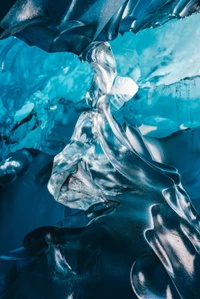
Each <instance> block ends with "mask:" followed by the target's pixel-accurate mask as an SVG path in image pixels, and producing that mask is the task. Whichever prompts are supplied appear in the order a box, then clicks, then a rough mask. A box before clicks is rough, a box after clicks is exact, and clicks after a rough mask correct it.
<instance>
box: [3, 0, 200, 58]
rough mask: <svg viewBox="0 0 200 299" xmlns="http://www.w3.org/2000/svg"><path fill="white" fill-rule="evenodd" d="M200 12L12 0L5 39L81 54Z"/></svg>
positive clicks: (122, 3) (184, 3)
mask: <svg viewBox="0 0 200 299" xmlns="http://www.w3.org/2000/svg"><path fill="white" fill-rule="evenodd" d="M199 7H200V4H199V1H198V0H175V1H171V0H164V1H160V0H154V1H146V0H139V1H135V0H114V1H113V0H104V1H102V0H88V1H82V0H74V1H70V0H67V1H63V0H59V1H58V2H56V3H54V2H52V1H51V0H47V1H41V0H17V1H12V0H9V1H8V2H6V3H2V4H1V15H0V20H1V23H0V29H1V31H0V32H1V35H0V38H5V37H8V36H10V35H14V36H17V37H19V38H21V39H23V40H25V41H26V42H27V43H28V44H29V45H37V46H38V47H40V48H42V49H44V50H45V51H48V52H58V51H69V52H73V53H76V54H78V55H79V54H81V53H82V52H83V51H84V50H85V49H87V47H89V46H90V45H91V43H92V42H94V41H110V40H112V39H114V38H116V37H117V35H118V33H119V32H120V33H124V32H127V31H129V30H131V31H133V32H135V33H137V32H138V31H139V30H141V29H144V28H149V27H156V26H159V25H161V24H163V23H165V22H166V21H168V20H170V19H173V18H183V17H185V16H188V15H190V14H192V13H194V12H197V11H198V10H199Z"/></svg>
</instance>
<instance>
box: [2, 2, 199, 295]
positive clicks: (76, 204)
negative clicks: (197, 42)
mask: <svg viewBox="0 0 200 299" xmlns="http://www.w3.org/2000/svg"><path fill="white" fill-rule="evenodd" d="M99 10H100V11H101V13H99ZM198 10H199V1H196V0H191V1H187V0H183V1H182V0H181V1H165V2H163V1H162V2H161V1H150V2H147V1H142V0H141V1H123V0H121V1H120V0H119V1H115V5H113V2H112V1H92V0H91V1H85V2H84V3H82V2H79V1H59V2H58V3H56V5H55V4H54V2H52V1H51V2H50V1H44V2H42V1H41V2H40V1H19V0H18V1H16V2H15V3H13V2H12V1H10V2H7V3H6V4H4V5H2V10H1V15H0V16H1V19H2V21H1V38H4V37H6V36H10V35H15V36H17V37H20V38H21V39H23V40H25V41H26V42H27V43H29V44H35V45H37V46H38V47H40V48H42V49H45V50H46V51H49V52H56V51H71V52H73V53H76V54H81V59H82V61H87V62H88V63H89V64H90V66H91V68H92V69H93V74H94V75H93V82H92V85H91V87H90V89H89V90H88V92H87V94H86V97H85V98H86V103H87V105H86V104H85V103H83V101H82V100H84V99H83V98H82V96H83V89H84V90H85V89H86V87H88V82H89V81H90V79H91V74H92V72H91V70H90V69H89V68H87V67H86V69H85V73H87V74H89V76H88V79H87V80H85V81H84V80H83V77H84V76H82V74H81V75H80V77H79V82H81V85H80V86H79V85H78V87H76V88H75V95H74V94H73V93H72V94H70V93H67V92H66V94H65V96H66V98H68V96H69V98H68V99H65V98H64V97H62V94H63V89H65V86H66V87H67V86H68V87H69V90H70V86H73V85H74V81H73V79H74V76H76V74H77V73H78V70H79V67H80V65H81V64H80V63H79V62H78V60H76V58H74V56H73V57H72V56H71V57H70V56H66V55H64V54H61V55H64V56H62V57H63V59H64V60H65V59H68V60H67V65H66V67H64V68H62V70H60V64H61V65H62V64H63V63H64V62H63V60H62V61H61V63H60V62H59V60H57V61H56V63H55V65H54V64H53V66H52V69H53V70H54V71H55V75H54V74H53V75H52V74H51V72H50V71H49V68H48V61H49V60H48V59H51V58H49V57H53V56H49V57H48V58H47V56H45V55H46V54H44V53H43V54H42V52H38V56H39V57H40V58H43V59H44V64H45V59H46V61H47V63H46V67H45V68H44V69H42V70H41V69H37V67H36V68H35V70H33V71H32V70H31V71H30V72H29V73H28V74H27V75H24V76H23V80H24V79H25V78H26V77H29V74H31V73H32V72H33V75H34V76H35V77H36V75H37V71H38V74H40V75H41V77H40V76H38V78H37V79H35V84H33V86H32V89H31V90H29V86H30V84H27V89H26V88H25V90H26V92H27V95H28V96H30V95H31V96H32V97H30V98H28V100H27V96H24V98H21V103H20V104H19V103H17V102H16V103H15V102H14V105H13V106H14V107H13V106H10V105H9V104H6V100H5V98H4V100H2V101H1V105H2V108H3V112H2V115H1V119H2V122H1V123H4V122H5V121H7V117H8V116H9V117H10V119H8V125H6V126H5V127H4V126H2V128H1V130H2V131H1V133H2V134H1V143H2V145H3V146H2V148H3V149H4V151H2V154H1V159H2V161H1V163H0V188H1V194H2V198H1V211H2V218H1V222H0V226H1V234H0V240H1V241H3V240H6V238H8V237H7V236H8V235H9V234H14V235H15V236H14V237H13V238H8V239H9V240H8V241H7V242H5V241H4V242H2V243H5V244H4V245H3V246H1V248H0V252H1V257H0V297H1V298H5V299H10V298H20V299H21V298H30V299H32V298H33V299H35V298H59V299H66V298H68V299H69V298H76V299H77V298H83V299H102V298H105V299H107V298H109V299H110V298H116V299H122V298H123V299H131V298H143V299H153V298H156V299H159V298H163V299H164V298H166V299H170V298H173V299H177V298H184V299H189V298H191V299H193V298H194V299H196V298H197V299H198V298H200V287H199V274H200V273H199V271H200V257H199V253H200V250H199V242H200V216H199V214H198V212H200V205H199V191H200V187H199V161H200V159H199V153H200V147H199V142H198V140H199V137H200V129H199V126H198V120H199V119H198V117H197V116H196V118H197V119H195V120H194V119H192V116H191V115H192V113H191V109H190V115H189V117H186V116H185V114H186V113H183V116H182V117H180V116H174V115H173V110H172V107H171V105H170V104H169V106H168V109H170V112H168V114H167V115H165V118H164V117H162V113H165V114H166V112H163V111H162V107H163V106H162V105H161V107H160V106H159V104H160V97H161V95H163V94H165V93H166V94H168V97H170V96H171V94H172V95H173V96H174V97H175V99H177V98H181V100H182V102H181V107H182V108H184V109H185V110H186V109H187V108H188V105H189V104H188V105H187V104H186V103H188V102H189V100H194V101H193V102H192V104H191V106H192V108H193V110H194V111H195V110H196V109H198V107H196V106H197V104H198V92H197V90H198V88H197V87H196V86H195V84H197V83H198V80H199V73H198V72H199V68H198V62H197V60H196V59H195V57H196V56H195V55H194V56H193V57H192V58H190V63H188V64H186V65H185V63H182V60H183V59H185V60H186V58H188V56H187V54H186V52H187V51H186V50H185V51H184V50H183V49H178V50H176V47H175V46H174V49H173V46H172V45H170V48H168V45H167V44H165V40H164V41H160V43H159V44H162V45H163V48H162V49H160V50H158V51H160V53H159V55H158V53H157V52H156V49H157V43H155V46H152V47H148V45H147V44H148V42H144V40H145V39H144V37H145V34H146V35H147V36H149V37H152V38H153V37H154V38H157V39H159V38H160V36H161V39H163V37H162V36H163V35H162V33H163V32H165V33H166V34H167V33H169V32H170V30H171V29H170V28H176V32H180V29H181V28H183V27H184V25H185V24H192V27H191V28H192V31H193V34H194V35H193V36H196V37H197V39H198V30H197V29H196V30H195V29H194V28H195V26H196V22H197V20H198V15H196V16H193V17H190V19H188V20H184V23H181V25H180V27H179V25H177V24H180V23H178V22H176V23H173V25H172V27H170V25H169V27H165V29H163V31H162V30H161V31H158V32H160V33H157V31H156V30H157V29H155V31H153V32H156V33H152V31H150V32H149V31H146V32H145V33H144V35H143V39H142V43H141V44H140V46H138V49H135V50H134V51H135V52H136V51H138V52H137V55H136V56H137V57H135V56H134V57H132V60H130V61H131V62H133V64H134V66H131V67H130V68H129V64H128V67H127V65H126V63H125V61H126V59H127V57H126V55H124V56H122V55H123V54H121V53H120V59H119V62H120V61H121V62H120V63H121V64H120V67H121V66H122V65H123V71H121V70H120V68H118V69H117V64H116V61H115V57H114V56H113V52H112V50H111V47H110V45H109V43H108V42H105V41H108V40H112V39H114V38H115V37H116V36H117V35H118V32H121V33H124V32H126V31H128V30H130V29H131V30H132V31H133V32H137V31H140V30H141V29H144V28H146V27H156V26H158V25H161V24H163V23H165V22H166V21H168V20H169V19H171V18H175V17H178V18H182V17H184V16H187V15H189V14H191V13H193V12H196V11H198ZM187 22H188V23H187ZM187 27H188V28H189V26H185V27H184V28H187ZM166 28H168V29H166ZM164 30H165V31H164ZM174 30H175V29H174ZM185 31H187V33H188V32H190V30H189V29H187V30H185ZM185 31H184V34H186V33H185ZM148 34H149V35H148ZM184 34H180V35H183V36H184ZM190 34H191V32H190ZM157 35H158V36H157ZM39 36H40V38H39ZM44 37H45V38H44ZM172 38H173V37H172ZM180 38H181V36H180ZM174 39H175V38H174ZM128 40H129V37H128ZM5 43H6V44H5V46H4V47H3V50H2V52H1V55H0V63H1V69H2V73H1V75H2V78H4V79H5V83H6V84H8V82H10V81H11V80H12V81H11V82H13V83H14V84H13V85H15V83H16V81H15V80H16V79H15V78H12V76H14V75H13V74H14V72H15V67H14V66H13V65H15V61H14V62H13V60H12V58H11V59H10V68H11V69H12V68H13V70H12V71H10V73H9V72H7V67H8V65H9V64H7V63H8V62H9V60H8V59H6V58H8V57H10V56H9V55H11V56H12V55H13V53H15V51H16V52H18V51H19V49H20V48H19V47H21V49H22V51H23V50H24V54H23V55H24V56H23V55H22V56H20V54H18V56H19V57H22V59H23V57H25V56H26V55H27V56H29V60H30V59H32V56H31V55H30V52H29V50H27V49H28V48H26V47H25V46H23V45H22V43H20V42H19V41H18V40H16V39H11V40H10V41H5ZM16 43H17V45H16ZM114 43H115V42H114ZM116 43H121V39H118V40H116ZM128 43H129V41H128ZM143 43H144V44H143ZM172 44H173V45H175V44H176V43H175V41H173V43H172ZM20 45H21V46H20ZM15 47H16V48H15ZM119 48H120V47H116V48H115V49H116V51H118V49H119ZM135 48H137V47H135ZM13 49H14V50H13ZM11 50H12V52H11ZM125 50H127V51H129V49H125ZM181 50H182V52H181ZM13 51H14V52H13ZM32 51H33V52H34V51H39V49H35V48H33V50H32ZM145 51H146V52H147V54H145ZM151 51H152V52H151ZM169 51H170V53H169ZM176 51H177V53H178V54H177V53H176ZM124 52H125V54H126V51H124V50H123V53H124ZM141 53H142V54H141ZM149 53H151V55H150V54H149ZM152 53H156V55H155V57H156V59H157V64H156V65H155V60H154V61H153V62H152V60H151V58H150V56H151V57H153V55H154V54H152ZM139 54H140V55H141V56H142V57H147V58H148V63H145V62H144V63H143V62H141V60H140V61H139V63H138V62H137V61H136V60H137V59H138V57H139ZM54 55H57V54H54ZM118 55H119V53H118ZM145 55H146V56H145ZM33 57H34V56H33ZM58 57H61V56H55V58H54V59H53V58H52V63H53V61H54V60H56V59H57V58H58ZM116 57H117V55H116ZM177 57H178V58H177ZM129 58H130V56H128V59H129ZM167 59H168V60H169V61H168V60H167ZM166 60H167V62H166ZM117 62H118V59H117ZM59 63H60V64H59ZM19 65H20V64H19ZM174 65H175V66H177V67H178V68H179V72H177V71H176V69H175V68H174ZM23 67H24V65H23V64H22V67H21V65H20V68H21V70H22V69H23ZM8 69H9V67H8ZM80 69H81V67H80ZM23 70H27V71H28V70H29V68H28V66H25V67H24V69H23ZM180 70H181V71H180ZM34 71H35V72H36V74H35V73H34ZM80 72H81V71H80ZM83 75H84V74H83ZM3 76H4V77H3ZM9 76H10V77H9ZM195 76H196V77H195ZM66 78H67V79H66ZM71 78H73V79H72V82H71V83H70V79H71ZM65 79H66V81H65ZM57 80H58V82H57ZM192 80H193V81H194V84H193V85H192V84H191V81H192ZM26 82H28V81H26ZM44 82H45V83H44ZM63 82H64V83H63ZM29 83H30V82H29ZM53 84H55V85H56V86H62V84H63V87H64V88H63V89H62V88H61V90H59V91H58V92H55V91H54V90H52V88H51V86H52V85H53ZM70 84H71V85H70ZM177 85H179V86H180V87H179V88H180V89H178V87H177ZM19 86H20V84H19ZM38 86H39V87H38ZM188 86H189V87H188ZM191 86H192V87H191ZM184 88H185V89H187V88H191V89H192V90H194V97H193V98H192V97H191V94H190V93H189V91H188V89H187V92H183V94H180V95H179V94H178V95H177V93H178V91H183V90H184ZM79 89H82V90H81V91H80V92H79ZM174 90H175V91H174ZM76 91H77V93H76ZM64 92H65V91H64ZM2 94H3V96H5V95H7V94H8V90H5V93H2ZM169 94H170V95H169ZM56 95H58V97H56ZM70 95H71V96H72V98H70ZM76 95H77V96H76ZM3 96H2V98H3ZM173 96H172V98H173ZM77 97H78V100H77ZM146 98H147V100H146V101H144V99H146ZM141 100H143V101H141ZM63 102H64V105H63ZM171 102H172V100H171ZM171 102H170V103H171ZM185 102H186V103H185ZM137 105H138V106H137ZM176 105H177V103H176ZM133 106H137V108H136V110H137V109H138V110H140V108H141V107H142V106H144V108H143V110H142V108H141V111H140V113H141V115H140V117H138V118H136V113H135V112H133V110H132V109H133ZM66 107H68V108H69V107H70V108H69V109H68V110H66ZM152 107H154V108H152ZM155 107H156V108H158V107H159V108H158V109H156V108H155ZM189 107H190V106H189ZM150 108H152V110H153V112H154V113H157V114H156V115H155V114H153V115H152V114H151V112H152V110H151V109H150ZM182 108H181V109H182ZM136 110H135V111H136ZM185 110H184V111H185ZM11 111H12V112H11ZM177 111H179V110H178V108H177V107H176V109H175V112H177ZM142 113H143V114H142ZM148 113H149V114H150V115H149V114H148ZM65 116H67V118H66V119H65ZM72 116H73V118H74V120H72ZM132 116H133V118H134V120H133V119H132ZM143 116H145V119H144V121H143ZM77 119H78V121H77V123H76V120H77ZM75 123H76V125H75ZM74 125H75V129H74V132H73V135H72V137H71V139H70V141H69V135H70V132H69V131H70V127H73V126H74ZM165 127H166V129H165ZM45 128H46V129H45ZM152 128H153V129H152ZM186 128H189V129H187V130H183V129H186ZM36 130H37V131H36ZM68 130H69V131H68ZM159 130H160V131H159ZM65 131H67V132H66V134H65ZM10 132H12V133H11V134H10ZM171 133H173V134H172V135H171ZM37 135H38V136H37ZM65 135H67V137H66V136H65ZM36 136H37V137H36ZM63 136H64V137H63ZM160 137H162V138H160ZM24 147H26V148H24ZM33 148H34V149H33ZM58 152H59V154H57V153H58ZM55 154H57V155H56V156H55V157H54V155H55ZM53 158H54V164H53V170H52V173H51V169H52V163H53ZM49 179H50V180H49ZM48 181H49V183H48V189H49V191H50V193H51V194H52V195H53V197H54V198H55V199H56V200H57V201H58V202H59V203H61V205H60V204H59V203H57V202H56V201H54V200H53V199H52V198H51V196H50V194H49V193H48V192H47V188H46V187H47V182H48ZM22 194H23V196H21V195H22ZM193 204H194V205H193ZM194 206H195V207H194ZM30 210H31V212H30ZM27 211H29V212H27ZM21 215H23V216H26V217H21ZM35 215H37V216H35ZM19 219H20V220H19ZM24 235H26V237H25V238H24V241H23V245H22V246H21V247H20V243H21V240H22V239H23V237H24ZM17 247H18V249H16V250H13V249H14V248H17ZM9 251H10V252H9ZM8 252H9V253H8Z"/></svg>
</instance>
